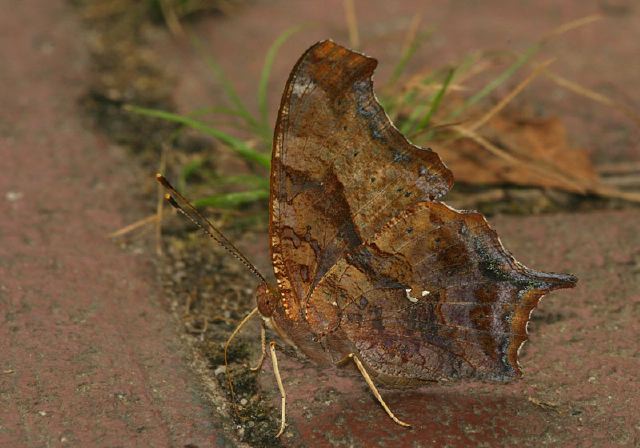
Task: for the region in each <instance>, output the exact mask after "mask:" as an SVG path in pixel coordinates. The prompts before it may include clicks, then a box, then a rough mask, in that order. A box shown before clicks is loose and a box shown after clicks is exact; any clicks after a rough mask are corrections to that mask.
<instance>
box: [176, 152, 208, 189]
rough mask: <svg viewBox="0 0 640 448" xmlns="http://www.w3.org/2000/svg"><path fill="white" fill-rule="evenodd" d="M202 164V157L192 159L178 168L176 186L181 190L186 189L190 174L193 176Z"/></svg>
mask: <svg viewBox="0 0 640 448" xmlns="http://www.w3.org/2000/svg"><path fill="white" fill-rule="evenodd" d="M203 164H204V159H194V160H191V161H190V162H189V163H187V164H186V165H185V166H183V167H182V170H180V175H179V176H178V188H180V189H181V190H182V191H185V190H186V189H187V181H188V180H189V178H190V177H191V176H193V175H194V174H195V173H196V172H197V171H199V170H200V168H202V165H203Z"/></svg>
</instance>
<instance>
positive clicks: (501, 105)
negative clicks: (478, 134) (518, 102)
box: [467, 59, 554, 131]
mask: <svg viewBox="0 0 640 448" xmlns="http://www.w3.org/2000/svg"><path fill="white" fill-rule="evenodd" d="M553 61H554V59H549V60H547V61H545V62H543V63H542V64H540V65H538V66H537V67H536V68H535V70H533V72H531V74H530V75H529V76H527V77H526V78H525V79H524V80H522V81H521V82H520V83H519V84H518V85H517V86H516V87H515V88H514V89H513V90H512V91H511V92H509V94H508V95H506V96H505V97H504V98H502V100H500V101H499V102H498V104H496V105H495V106H493V107H492V108H491V109H490V110H489V111H488V112H487V113H486V114H484V115H483V116H482V118H480V119H479V120H478V121H476V122H475V123H473V124H472V125H471V126H469V127H468V128H467V129H468V130H469V131H476V130H478V129H479V128H480V127H482V126H483V125H484V124H486V123H487V122H488V121H489V120H491V118H493V117H494V116H495V115H496V114H497V113H498V112H500V111H501V110H502V109H504V108H505V107H506V105H507V104H509V103H510V102H511V101H513V99H514V98H515V97H516V96H518V94H519V93H520V92H522V91H523V90H524V89H525V88H526V87H527V86H528V85H529V84H531V82H532V81H533V80H534V79H536V78H537V77H538V75H540V73H542V71H544V70H545V69H546V68H547V67H548V66H549V65H550V64H551V63H552V62H553Z"/></svg>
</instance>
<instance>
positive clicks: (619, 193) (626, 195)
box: [592, 184, 640, 203]
mask: <svg viewBox="0 0 640 448" xmlns="http://www.w3.org/2000/svg"><path fill="white" fill-rule="evenodd" d="M592 191H593V193H595V194H597V195H599V196H602V197H605V198H612V199H622V200H624V201H629V202H637V203H640V193H638V192H635V191H624V190H618V189H617V188H614V187H610V186H608V185H602V184H601V185H596V186H595V187H594V188H593V190H592Z"/></svg>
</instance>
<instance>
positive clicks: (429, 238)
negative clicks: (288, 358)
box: [307, 202, 576, 386]
mask: <svg viewBox="0 0 640 448" xmlns="http://www.w3.org/2000/svg"><path fill="white" fill-rule="evenodd" d="M575 282H576V279H575V278H574V277H573V276H571V275H566V274H549V273H543V272H537V271H533V270H531V269H528V268H527V267H525V266H523V265H522V264H520V263H519V262H517V261H516V260H515V259H514V258H513V257H512V256H511V255H510V254H509V253H508V252H507V251H506V250H505V249H504V248H503V247H502V245H501V243H500V241H499V239H498V236H497V234H496V233H495V231H493V230H492V229H491V228H490V227H489V225H488V224H487V222H486V220H485V219H484V217H483V216H482V215H481V214H479V213H475V212H458V211H455V210H453V209H451V208H449V207H448V206H446V205H444V204H442V203H438V202H425V203H421V204H417V205H416V206H413V207H411V208H409V209H408V210H406V211H405V212H403V213H402V214H401V215H399V216H398V217H396V218H395V219H393V220H392V221H391V222H389V224H388V225H387V226H385V227H384V228H383V229H382V230H381V232H380V233H379V234H378V235H376V236H375V238H373V239H372V241H371V242H370V243H369V244H363V245H361V246H360V247H358V248H357V249H355V250H353V251H351V252H350V253H348V254H347V255H346V256H345V257H344V258H342V259H341V260H339V261H338V262H337V263H336V265H335V266H334V267H333V268H332V269H331V270H330V271H329V272H328V273H327V275H326V276H325V278H323V280H322V281H321V282H320V283H319V285H318V287H317V288H316V290H315V291H314V293H313V296H312V298H311V301H310V303H309V308H308V310H307V315H308V319H309V322H310V323H311V324H312V326H313V327H314V328H317V329H318V331H319V333H320V334H321V335H323V336H328V337H330V336H331V335H332V334H341V335H342V337H344V338H346V339H347V340H349V341H350V343H351V345H352V347H353V350H355V351H356V353H358V354H359V356H360V357H361V359H363V360H364V361H365V362H366V363H367V365H368V366H369V368H370V369H371V370H372V371H373V372H375V373H376V374H377V376H378V377H379V381H380V382H382V383H383V384H386V385H391V386H402V385H413V384H416V383H419V382H422V381H431V380H439V379H453V378H461V377H467V378H469V377H471V378H480V379H492V380H499V381H505V380H508V379H510V378H512V377H514V376H517V375H518V374H519V373H520V370H519V367H518V361H517V356H518V349H519V348H520V346H521V345H522V343H523V342H524V341H525V340H526V338H527V322H528V320H529V315H530V313H531V311H532V310H533V309H534V308H535V307H536V305H537V304H538V301H539V300H540V298H541V297H542V296H543V295H544V294H546V293H547V292H549V291H551V290H553V289H558V288H567V287H572V286H574V285H575ZM328 340H329V339H328ZM336 356H338V357H339V354H336Z"/></svg>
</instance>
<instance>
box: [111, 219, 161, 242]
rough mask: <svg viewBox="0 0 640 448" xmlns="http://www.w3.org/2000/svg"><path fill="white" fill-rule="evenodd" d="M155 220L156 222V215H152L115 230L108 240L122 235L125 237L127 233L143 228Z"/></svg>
mask: <svg viewBox="0 0 640 448" xmlns="http://www.w3.org/2000/svg"><path fill="white" fill-rule="evenodd" d="M157 220H158V214H157V213H154V214H153V215H149V216H147V217H146V218H142V219H140V220H138V221H136V222H134V223H131V224H129V225H127V226H124V227H123V228H121V229H118V230H116V231H115V232H112V233H110V234H109V238H119V237H121V236H123V235H126V234H127V233H130V232H133V231H134V230H136V229H139V228H140V227H144V226H146V225H148V224H151V223H154V222H156V221H157Z"/></svg>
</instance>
